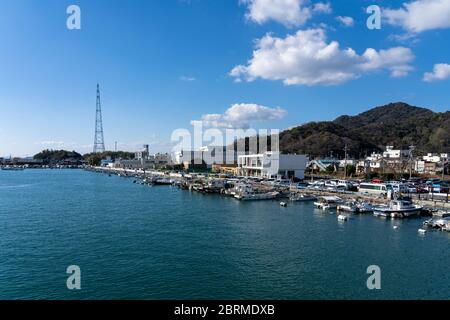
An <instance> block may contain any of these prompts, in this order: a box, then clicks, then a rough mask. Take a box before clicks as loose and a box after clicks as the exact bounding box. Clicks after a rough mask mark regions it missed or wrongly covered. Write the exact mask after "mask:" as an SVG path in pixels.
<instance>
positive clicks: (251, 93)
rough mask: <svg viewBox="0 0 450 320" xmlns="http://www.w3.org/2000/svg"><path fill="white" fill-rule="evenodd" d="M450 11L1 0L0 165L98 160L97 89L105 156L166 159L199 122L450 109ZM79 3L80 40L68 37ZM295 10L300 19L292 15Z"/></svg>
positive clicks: (282, 3)
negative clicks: (80, 156)
mask: <svg viewBox="0 0 450 320" xmlns="http://www.w3.org/2000/svg"><path fill="white" fill-rule="evenodd" d="M286 1H287V2H286ZM258 2H260V3H258ZM319 2H320V3H322V4H327V5H328V6H324V7H318V6H316V5H317V3H319ZM446 2H447V3H448V1H445V0H417V1H407V0H404V1H375V0H371V1H365V0H346V1H337V0H330V1H326V0H324V1H307V0H303V1H302V0H244V1H243V0H241V1H239V0H189V1H188V0H153V1H122V0H108V1H107V0H89V1H88V0H84V1H75V0H72V1H65V0H43V1H34V0H7V1H6V0H5V1H2V4H1V10H0V39H1V41H0V156H8V155H10V154H12V155H13V156H26V155H33V154H34V153H36V152H38V151H40V150H42V149H45V148H52V149H60V148H64V149H71V150H72V149H75V150H77V151H79V152H82V153H86V152H89V151H90V150H91V149H92V143H93V139H94V137H93V134H94V119H95V96H96V92H95V90H96V83H97V82H100V85H101V88H102V102H103V119H104V132H105V143H106V147H107V149H113V148H114V142H115V141H118V144H119V148H120V149H126V150H130V151H134V150H136V149H137V148H139V145H140V144H143V143H150V146H151V148H152V150H153V151H155V152H157V151H167V150H168V149H169V144H168V142H169V141H170V136H171V133H172V132H173V130H175V129H177V128H186V129H189V130H191V129H192V126H191V121H192V120H200V119H203V120H206V121H209V120H211V119H213V120H214V121H210V125H218V124H219V125H224V126H240V125H244V124H245V125H251V126H252V127H255V128H279V129H284V128H288V127H291V126H294V125H297V124H301V123H305V122H308V121H313V120H314V121H316V120H332V119H334V118H335V117H337V116H339V115H341V114H357V113H360V112H362V111H365V110H367V109H369V108H371V107H374V106H378V105H383V104H386V103H389V102H396V101H405V102H408V103H410V104H413V105H417V106H423V107H428V108H430V109H432V110H434V111H439V112H443V111H447V110H449V97H450V96H449V90H448V88H449V85H450V80H449V79H450V69H449V68H450V66H449V65H448V64H450V54H449V53H450V43H449V41H448V39H449V38H450V37H449V36H450V6H448V5H447V3H446ZM265 3H266V4H267V3H271V6H270V7H268V6H267V5H265ZM405 3H406V4H409V5H408V6H403V5H404V4H405ZM72 4H75V5H78V6H79V7H80V8H81V30H68V29H67V27H66V19H67V17H68V14H66V8H67V7H68V6H69V5H72ZM286 4H288V5H291V6H292V4H294V5H298V6H299V8H298V9H299V11H298V13H300V14H299V15H296V14H295V13H296V11H295V10H288V12H286V13H284V12H282V10H285V9H286V8H288V9H290V8H292V7H289V6H288V5H286ZM372 4H377V5H379V6H380V7H382V8H385V9H386V10H388V9H391V10H388V11H386V14H385V11H384V10H383V12H382V13H383V23H382V28H381V30H369V29H368V28H367V26H366V20H367V18H368V16H369V15H368V14H367V13H366V12H365V9H366V7H368V6H369V5H372ZM427 5H428V6H431V7H426V6H427ZM277 6H278V7H277ZM401 8H403V9H401ZM272 9H273V10H272ZM280 10H281V11H280ZM433 10H435V12H433ZM280 12H281V14H280ZM418 12H420V13H421V15H420V19H419V18H417V13H418ZM436 12H438V13H439V14H440V16H438V17H437V18H436ZM337 17H351V18H352V19H353V23H352V24H351V23H349V25H347V26H345V25H344V24H343V23H341V22H339V21H338V19H337ZM418 19H419V20H418ZM347 21H349V20H347ZM447 21H448V22H447ZM263 38H264V39H266V40H267V41H266V44H262V42H261V41H258V39H263ZM333 41H335V44H337V43H339V47H338V48H337V47H336V46H333V45H331V46H330V44H332V43H333ZM267 43H269V44H267ZM309 46H310V47H311V48H310V49H311V50H309V49H308V50H309V51H308V50H306V51H305V50H304V49H305V48H309ZM347 48H352V51H348V49H347ZM368 48H373V49H375V50H376V51H375V54H370V52H369V53H367V52H366V50H367V49H368ZM393 48H402V49H401V50H392V49H393ZM292 50H294V51H292ZM302 50H303V51H302ZM314 50H316V51H314ZM382 50H384V51H382ZM319 51H320V52H322V53H323V54H324V55H325V57H323V60H320V61H319V62H318V61H317V59H316V58H314V57H317V53H318V52H319ZM292 52H294V53H293V54H291V53H292ZM311 52H312V53H311ZM365 52H366V53H365ZM372 53H373V52H372ZM285 54H287V55H285ZM281 56H282V57H284V58H280V59H278V58H279V57H281ZM322 56H323V55H322ZM286 57H288V59H287V60H286V59H285V58H286ZM264 59H266V60H264ZM250 60H251V61H250ZM435 65H437V66H436V72H435V73H433V68H435ZM237 66H241V69H240V72H238V74H236V73H233V74H230V72H231V71H232V70H233V69H234V68H235V67H237ZM316 69H317V70H316ZM426 73H429V75H428V76H427V77H425V74H426ZM337 75H339V76H337ZM424 77H425V78H424ZM424 79H427V81H424ZM232 106H234V108H232ZM227 110H228V111H227ZM208 115H209V116H208ZM211 115H213V116H211Z"/></svg>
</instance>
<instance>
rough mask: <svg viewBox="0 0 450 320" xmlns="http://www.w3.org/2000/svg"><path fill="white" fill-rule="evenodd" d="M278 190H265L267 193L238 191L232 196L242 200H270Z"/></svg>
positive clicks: (275, 195) (276, 194) (275, 196)
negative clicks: (238, 192)
mask: <svg viewBox="0 0 450 320" xmlns="http://www.w3.org/2000/svg"><path fill="white" fill-rule="evenodd" d="M278 195H279V193H278V192H267V193H240V194H236V195H235V196H234V197H235V198H236V199H238V200H242V201H252V200H272V199H276V198H277V197H278Z"/></svg>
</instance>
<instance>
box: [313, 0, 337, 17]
mask: <svg viewBox="0 0 450 320" xmlns="http://www.w3.org/2000/svg"><path fill="white" fill-rule="evenodd" d="M312 10H313V12H317V13H327V14H328V13H332V12H333V9H332V7H331V3H329V2H318V3H316V4H315V5H314V6H313V9H312Z"/></svg>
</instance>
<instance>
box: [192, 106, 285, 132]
mask: <svg viewBox="0 0 450 320" xmlns="http://www.w3.org/2000/svg"><path fill="white" fill-rule="evenodd" d="M286 115H287V112H286V110H284V109H282V108H280V107H276V108H269V107H265V106H261V105H258V104H254V103H239V104H233V105H232V106H231V107H230V108H228V109H227V110H226V111H225V113H223V114H205V115H203V116H202V118H201V120H200V121H201V122H202V124H203V125H204V126H205V127H214V128H248V127H249V126H250V125H251V124H252V123H255V122H264V121H275V120H281V119H283V118H284V117H285V116H286ZM194 122H197V121H192V123H194Z"/></svg>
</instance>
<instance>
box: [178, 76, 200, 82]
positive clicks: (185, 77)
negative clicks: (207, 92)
mask: <svg viewBox="0 0 450 320" xmlns="http://www.w3.org/2000/svg"><path fill="white" fill-rule="evenodd" d="M180 80H181V81H187V82H192V81H195V80H197V79H195V78H194V77H189V76H181V77H180Z"/></svg>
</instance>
